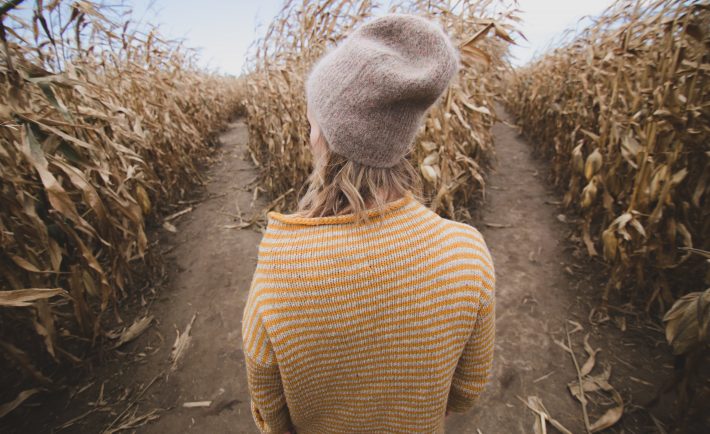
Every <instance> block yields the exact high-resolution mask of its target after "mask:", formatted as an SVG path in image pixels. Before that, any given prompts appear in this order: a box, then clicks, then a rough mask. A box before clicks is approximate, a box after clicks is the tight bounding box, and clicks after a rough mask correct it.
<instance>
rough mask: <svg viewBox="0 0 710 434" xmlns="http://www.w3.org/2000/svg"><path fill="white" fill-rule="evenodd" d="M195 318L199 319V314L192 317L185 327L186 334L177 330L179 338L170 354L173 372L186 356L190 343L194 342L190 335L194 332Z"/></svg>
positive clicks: (176, 338)
mask: <svg viewBox="0 0 710 434" xmlns="http://www.w3.org/2000/svg"><path fill="white" fill-rule="evenodd" d="M195 318H197V314H194V315H192V319H191V320H190V322H189V323H188V324H187V326H186V327H185V331H184V332H182V333H180V330H177V329H176V330H175V332H176V333H177V336H176V337H175V343H174V344H173V351H172V353H170V361H171V363H172V365H171V366H170V370H171V371H174V370H176V369H177V365H178V362H179V361H180V359H181V358H182V357H183V356H184V355H185V352H186V351H187V348H188V347H189V346H190V341H191V340H192V336H191V335H190V333H191V332H192V324H193V323H194V322H195Z"/></svg>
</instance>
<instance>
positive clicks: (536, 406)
mask: <svg viewBox="0 0 710 434" xmlns="http://www.w3.org/2000/svg"><path fill="white" fill-rule="evenodd" d="M518 399H519V400H521V401H522V402H523V404H525V405H526V406H527V407H528V408H529V409H530V410H532V411H533V412H534V413H535V414H536V415H537V416H538V417H537V418H536V419H535V424H534V425H533V429H534V431H535V434H546V433H547V425H546V422H550V424H551V425H552V426H554V427H555V428H557V430H559V431H560V432H561V433H562V434H572V431H570V430H568V429H567V428H565V427H564V425H562V424H561V423H560V422H559V421H557V420H556V419H554V418H553V417H552V416H550V412H548V411H547V409H546V408H545V405H544V404H543V403H542V400H541V399H540V398H538V397H537V396H528V400H527V401H525V400H524V399H523V398H521V397H519V396H518Z"/></svg>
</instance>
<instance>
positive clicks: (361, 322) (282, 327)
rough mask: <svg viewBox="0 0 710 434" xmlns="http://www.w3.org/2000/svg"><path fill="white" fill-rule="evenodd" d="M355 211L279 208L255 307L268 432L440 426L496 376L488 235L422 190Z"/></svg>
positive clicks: (262, 417)
mask: <svg viewBox="0 0 710 434" xmlns="http://www.w3.org/2000/svg"><path fill="white" fill-rule="evenodd" d="M369 215H370V216H372V220H371V221H370V222H369V223H366V224H364V225H360V226H356V225H355V224H354V222H353V221H354V220H353V216H352V215H341V216H335V217H319V218H304V217H298V216H295V215H285V214H280V213H276V212H270V213H268V225H267V229H266V231H265V233H264V237H263V239H262V241H261V243H260V244H259V256H258V263H257V267H256V271H255V273H254V277H253V279H252V284H251V289H250V291H249V296H248V299H247V304H246V306H245V309H244V317H243V320H242V338H243V350H244V357H245V359H246V365H247V377H248V382H249V389H250V393H251V398H252V401H251V409H252V413H253V415H254V419H255V421H256V423H257V425H258V427H259V429H260V430H261V431H262V432H265V433H276V434H283V433H284V432H285V431H287V430H289V429H295V430H296V432H298V434H311V433H317V434H325V433H385V432H388V433H389V432H393V433H394V432H401V433H441V432H443V431H444V413H445V410H447V409H448V410H451V411H454V412H463V411H466V410H467V409H469V408H470V407H471V406H472V405H473V403H474V401H475V399H476V398H477V397H478V396H479V394H480V393H481V392H482V390H483V389H484V387H485V385H486V384H487V382H488V380H489V377H490V374H491V365H492V359H493V346H494V345H493V341H494V335H495V322H494V321H495V310H494V306H495V304H494V300H495V299H494V287H495V276H494V268H493V263H492V260H491V256H490V253H489V251H488V248H487V246H486V244H485V242H484V240H483V238H482V237H481V234H480V233H479V232H478V231H477V230H476V229H475V228H473V227H471V226H469V225H466V224H463V223H458V222H454V221H451V220H448V219H444V218H442V217H440V216H438V215H437V214H436V213H434V212H432V211H431V210H430V209H429V208H427V207H426V206H424V205H423V204H421V203H420V202H419V201H418V200H416V198H414V197H413V196H412V195H411V194H407V195H406V196H405V197H403V198H400V199H398V200H396V201H393V202H390V203H388V204H387V205H386V206H384V207H383V208H380V209H373V210H370V211H369Z"/></svg>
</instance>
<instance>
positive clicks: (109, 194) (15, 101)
mask: <svg viewBox="0 0 710 434" xmlns="http://www.w3.org/2000/svg"><path fill="white" fill-rule="evenodd" d="M8 5H9V2H8ZM4 6H7V5H4ZM19 8H25V9H26V10H24V11H23V10H22V9H19ZM19 8H18V9H15V10H13V11H10V13H9V14H7V15H5V16H3V17H2V23H1V24H0V36H1V41H0V42H1V44H0V141H1V142H2V145H1V146H0V203H1V204H2V205H1V206H0V257H1V260H0V324H1V326H0V348H2V350H3V351H2V354H3V355H4V356H5V357H4V358H3V359H2V360H4V361H5V363H7V362H8V361H9V362H10V366H11V367H15V368H18V370H19V372H22V373H23V374H25V375H24V376H23V375H15V370H14V369H6V370H5V373H6V374H5V375H3V376H2V380H1V381H0V402H7V401H9V400H10V399H12V398H13V397H14V396H15V395H16V394H17V392H18V391H19V390H20V389H19V388H20V386H22V385H23V384H24V383H27V382H31V383H40V384H42V385H43V386H48V385H49V384H50V383H51V382H52V379H51V378H49V376H47V375H46V374H44V373H42V371H41V369H40V367H43V366H46V362H47V361H48V360H54V361H56V362H59V363H64V362H70V363H79V362H81V358H82V355H83V354H84V352H85V350H86V347H87V345H86V344H87V343H89V344H90V343H92V342H94V343H96V342H99V341H101V340H102V338H103V332H102V324H103V323H102V319H101V318H102V316H105V313H106V312H107V310H108V309H109V308H110V307H111V306H113V305H114V303H115V301H116V300H117V299H118V298H120V297H121V295H122V294H123V293H124V292H126V291H128V290H129V289H130V288H131V285H132V282H134V280H135V278H136V277H137V275H138V274H139V271H138V270H141V269H146V268H148V267H147V266H146V265H147V264H156V260H157V259H158V258H156V257H150V251H149V248H148V240H147V237H146V220H150V219H151V216H153V215H154V214H155V212H156V208H158V205H159V204H161V203H164V202H166V201H170V200H173V199H176V198H178V197H180V196H181V195H182V193H183V192H184V191H185V189H186V188H187V187H189V186H191V185H194V184H195V183H198V182H199V180H200V177H199V174H198V171H197V170H196V167H195V163H196V162H197V161H199V160H200V159H202V158H203V157H205V156H207V154H208V152H209V146H208V145H207V143H209V140H210V139H211V137H212V133H213V132H214V131H215V130H216V129H217V128H219V127H220V126H221V125H223V124H224V123H225V121H226V120H227V119H228V117H229V116H230V115H231V113H232V112H233V111H234V110H235V108H236V107H237V105H238V100H239V98H240V93H239V84H238V82H237V81H236V80H234V79H226V78H221V77H217V76H213V75H209V74H207V73H204V72H202V71H201V70H199V69H198V68H197V67H196V66H195V65H194V62H193V55H192V53H191V52H190V51H187V50H185V49H183V48H181V47H180V46H178V45H177V44H175V43H171V42H166V41H163V40H161V39H160V37H159V36H158V35H157V33H155V32H150V33H148V34H142V33H140V32H137V31H135V30H132V28H133V26H132V25H131V24H130V23H129V22H125V23H124V22H121V23H119V20H121V21H122V20H123V19H124V17H122V16H120V15H118V13H119V12H120V11H118V10H114V9H110V8H108V7H99V6H97V5H96V4H94V3H91V2H87V1H81V2H61V1H53V2H42V1H37V2H30V1H26V2H24V3H22V5H21V6H20V7H19ZM27 9H30V10H27ZM148 259H149V260H148ZM141 264H143V265H142V266H139V265H141ZM4 367H7V365H4ZM24 385H25V386H26V384H24Z"/></svg>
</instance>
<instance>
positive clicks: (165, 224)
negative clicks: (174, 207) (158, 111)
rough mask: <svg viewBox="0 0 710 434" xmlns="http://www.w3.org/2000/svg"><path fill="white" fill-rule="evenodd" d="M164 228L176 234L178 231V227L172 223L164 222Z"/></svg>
mask: <svg viewBox="0 0 710 434" xmlns="http://www.w3.org/2000/svg"><path fill="white" fill-rule="evenodd" d="M163 229H165V230H166V231H168V232H172V233H174V234H175V233H177V228H176V227H175V225H173V224H172V223H168V222H163Z"/></svg>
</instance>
